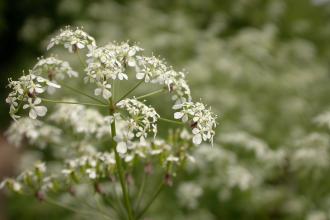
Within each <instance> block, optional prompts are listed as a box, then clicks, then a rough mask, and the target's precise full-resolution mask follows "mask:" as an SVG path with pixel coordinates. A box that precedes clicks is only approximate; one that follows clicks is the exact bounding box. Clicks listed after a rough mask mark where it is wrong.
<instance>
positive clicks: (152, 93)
mask: <svg viewBox="0 0 330 220" xmlns="http://www.w3.org/2000/svg"><path fill="white" fill-rule="evenodd" d="M162 92H164V89H159V90H156V91H153V92H150V93H148V94H145V95H141V96H138V97H136V99H137V100H139V99H144V98H147V97H150V96H153V95H157V94H159V93H162Z"/></svg>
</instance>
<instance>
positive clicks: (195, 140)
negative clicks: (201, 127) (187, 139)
mask: <svg viewBox="0 0 330 220" xmlns="http://www.w3.org/2000/svg"><path fill="white" fill-rule="evenodd" d="M193 143H194V144H197V145H198V144H200V143H202V135H201V134H196V135H195V136H194V137H193Z"/></svg>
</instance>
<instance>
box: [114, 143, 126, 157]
mask: <svg viewBox="0 0 330 220" xmlns="http://www.w3.org/2000/svg"><path fill="white" fill-rule="evenodd" d="M116 150H117V152H118V153H120V154H125V153H126V152H127V145H126V143H125V142H119V143H117V147H116Z"/></svg>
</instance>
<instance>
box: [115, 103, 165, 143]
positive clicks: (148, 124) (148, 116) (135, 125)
mask: <svg viewBox="0 0 330 220" xmlns="http://www.w3.org/2000/svg"><path fill="white" fill-rule="evenodd" d="M117 107H118V108H121V109H125V110H126V111H127V112H128V113H129V115H130V118H129V119H128V120H127V121H128V123H129V130H130V131H132V132H134V133H135V136H136V137H138V138H140V140H141V141H142V140H143V139H144V138H146V137H147V134H148V132H153V133H154V135H156V133H157V124H156V123H157V120H158V118H159V115H158V114H157V112H156V110H155V109H154V108H151V107H148V106H146V105H145V104H143V103H142V102H140V101H138V100H136V99H124V100H121V101H120V102H118V103H117Z"/></svg>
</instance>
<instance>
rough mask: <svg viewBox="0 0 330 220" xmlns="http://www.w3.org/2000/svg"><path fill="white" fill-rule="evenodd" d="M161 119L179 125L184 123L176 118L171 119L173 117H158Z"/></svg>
mask: <svg viewBox="0 0 330 220" xmlns="http://www.w3.org/2000/svg"><path fill="white" fill-rule="evenodd" d="M158 119H159V120H160V121H164V122H168V123H173V124H177V125H184V123H183V122H181V121H174V120H171V119H167V118H162V117H160V118H158Z"/></svg>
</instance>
